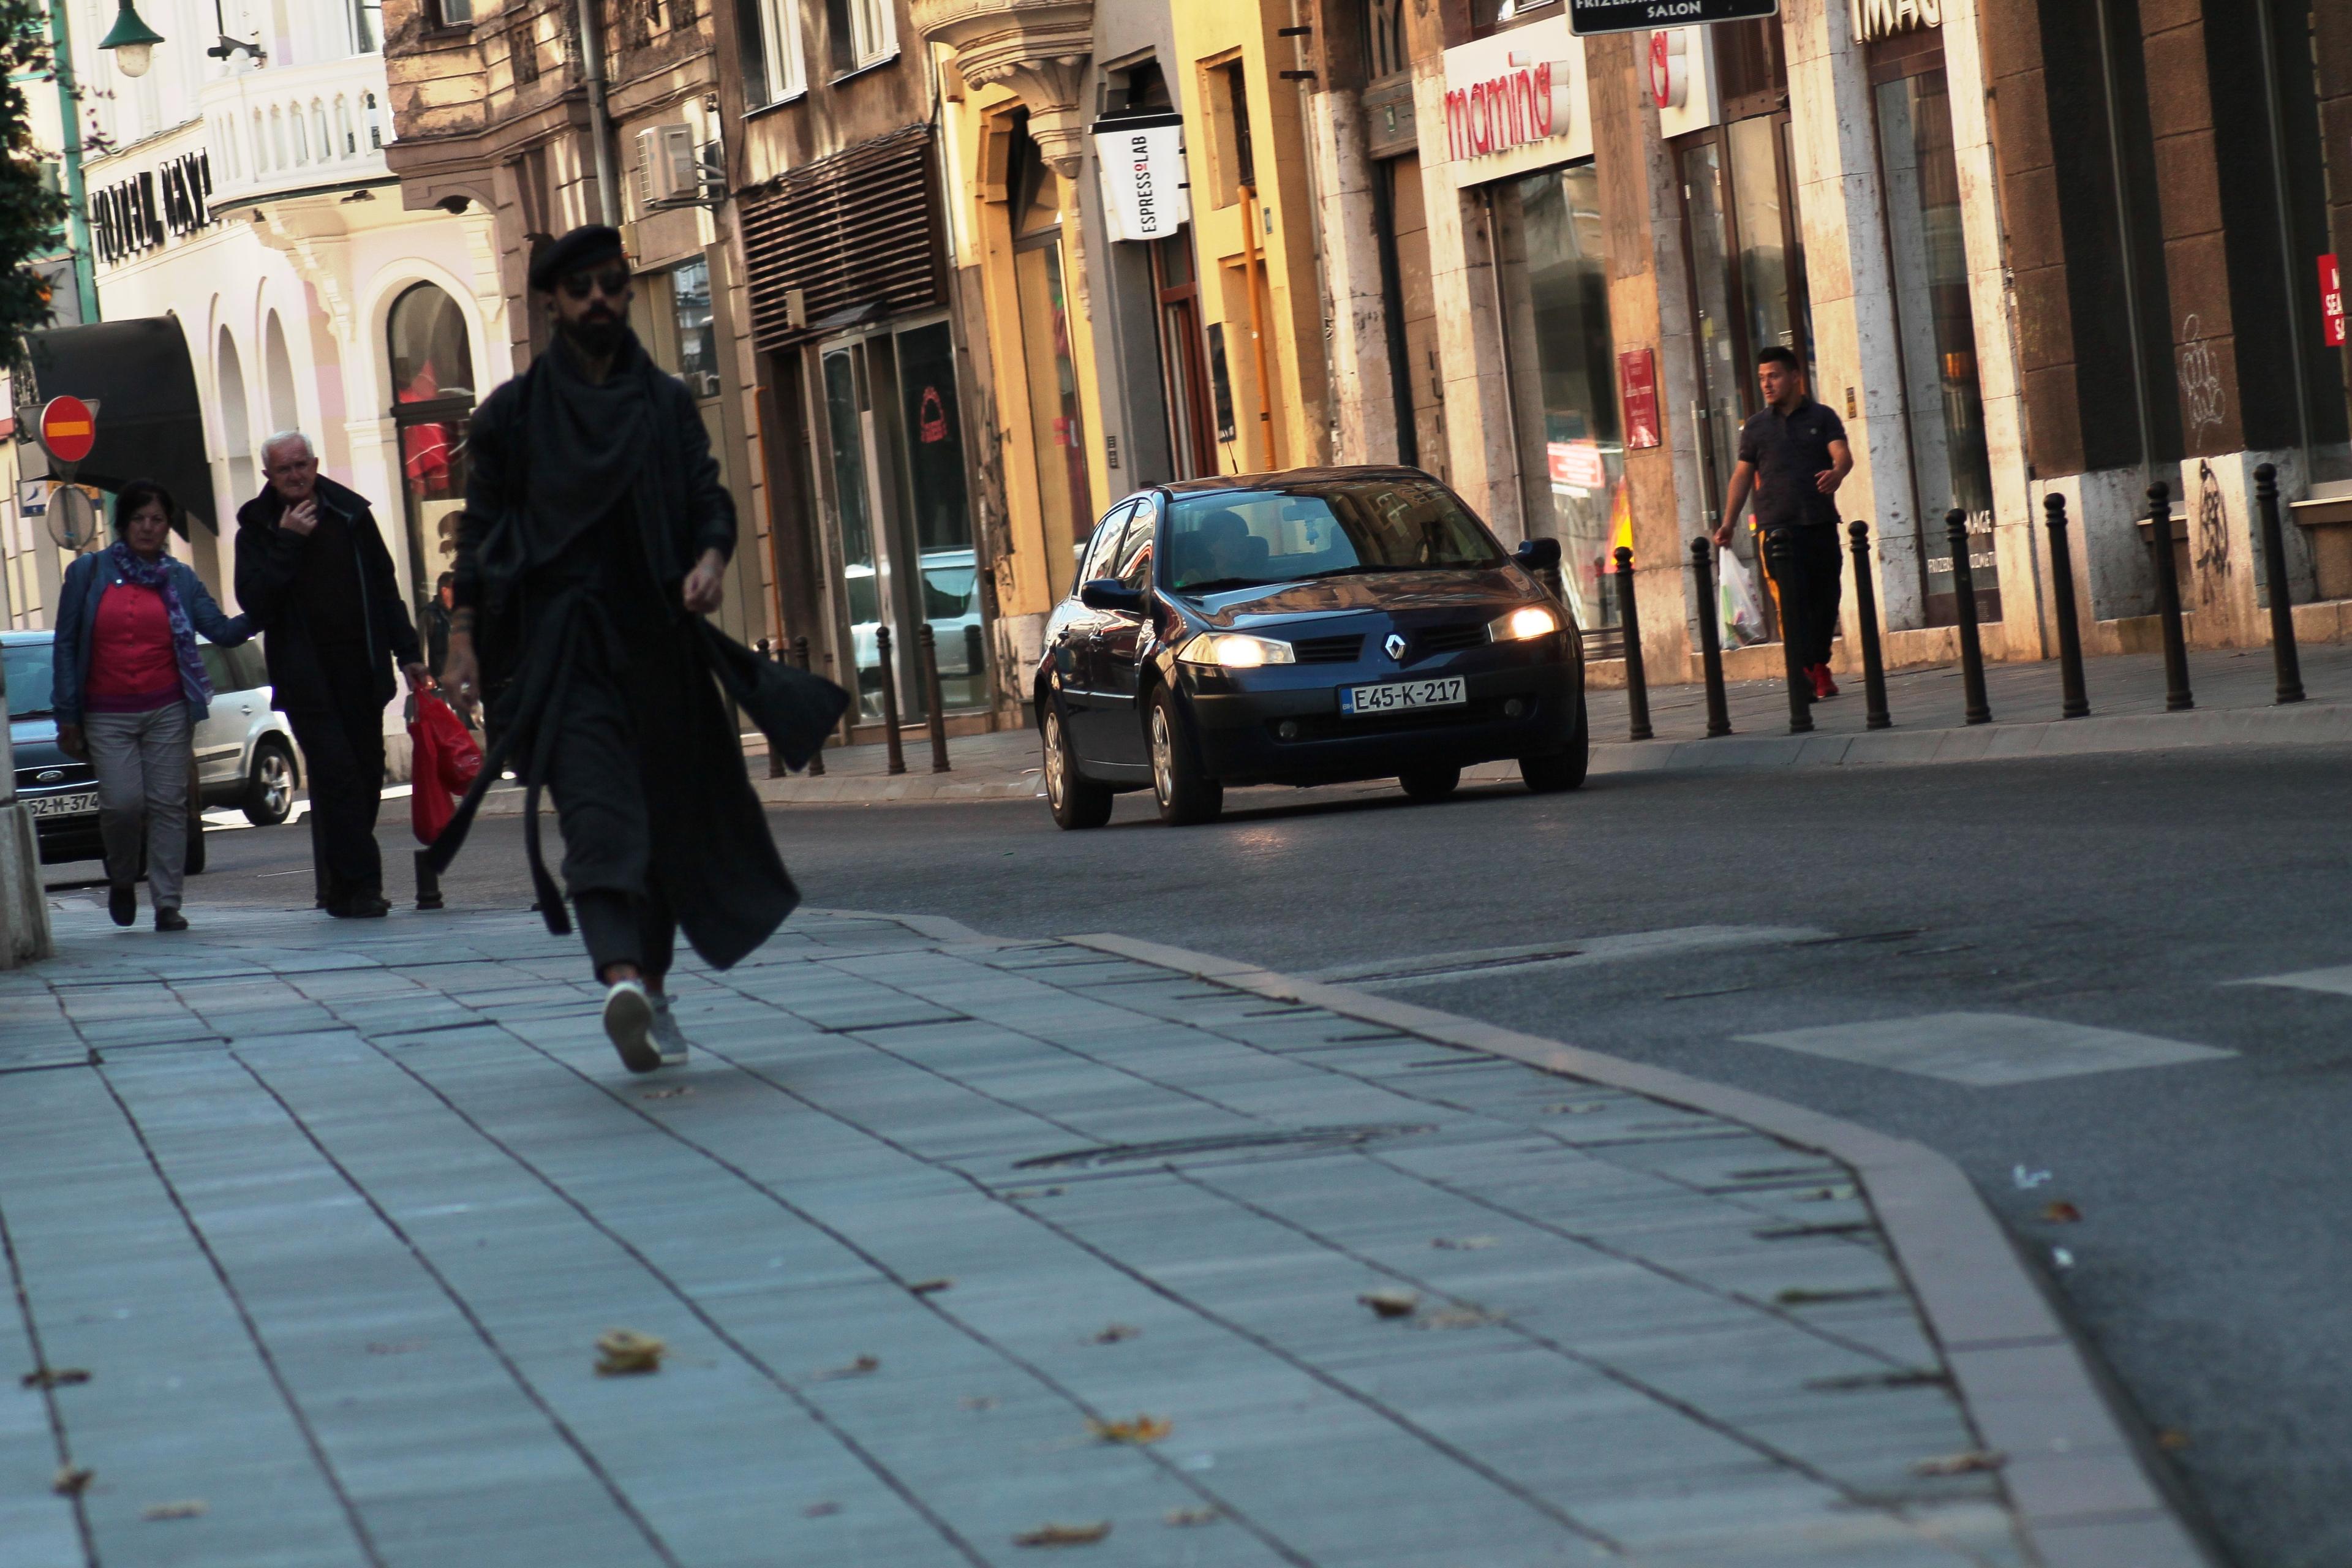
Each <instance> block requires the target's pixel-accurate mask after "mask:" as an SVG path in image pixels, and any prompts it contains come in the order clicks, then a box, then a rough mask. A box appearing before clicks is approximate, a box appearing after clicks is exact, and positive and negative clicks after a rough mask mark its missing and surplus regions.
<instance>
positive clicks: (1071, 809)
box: [1045, 701, 1111, 828]
mask: <svg viewBox="0 0 2352 1568" xmlns="http://www.w3.org/2000/svg"><path fill="white" fill-rule="evenodd" d="M1110 798H1111V796H1110V791H1109V790H1108V789H1106V788H1105V787H1103V786H1102V785H1101V784H1097V783H1095V782H1094V780H1092V779H1089V778H1085V777H1082V776H1080V774H1079V773H1078V764H1077V759H1076V758H1075V757H1073V756H1072V755H1071V754H1070V737H1069V731H1068V730H1066V728H1065V727H1064V726H1063V723H1062V705H1061V704H1060V703H1059V702H1053V701H1049V702H1048V703H1047V704H1046V705H1045V804H1046V805H1050V806H1052V807H1053V808H1054V822H1055V826H1059V827H1066V828H1076V827H1100V826H1102V825H1103V824H1104V823H1106V822H1108V821H1109V820H1110Z"/></svg>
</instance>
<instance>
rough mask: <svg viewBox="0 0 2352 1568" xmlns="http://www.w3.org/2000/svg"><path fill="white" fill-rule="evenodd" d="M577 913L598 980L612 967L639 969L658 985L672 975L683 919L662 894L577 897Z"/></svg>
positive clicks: (595, 891) (607, 892)
mask: <svg viewBox="0 0 2352 1568" xmlns="http://www.w3.org/2000/svg"><path fill="white" fill-rule="evenodd" d="M572 913H573V914H574V915H576V916H578V917H579V921H580V940H581V941H582V942H584V943H586V944H587V948H588V963H589V964H590V965H591V966H592V967H593V969H594V970H595V972H596V978H597V979H599V980H602V979H603V978H604V966H605V965H606V964H608V963H634V964H635V965H636V966H637V967H638V968H639V969H640V970H642V971H644V972H645V977H646V980H648V981H651V982H656V983H658V982H659V981H660V980H661V978H662V977H663V976H664V975H666V974H667V973H669V966H670V960H671V958H672V956H673V955H674V954H675V953H676V952H677V916H676V915H675V914H673V913H671V911H670V907H669V900H667V899H665V898H663V897H662V895H661V890H660V889H658V888H656V889H654V890H653V891H651V892H648V893H635V894H633V893H616V892H614V891H613V890H611V889H605V888H590V889H583V890H582V891H579V892H575V893H573V894H572Z"/></svg>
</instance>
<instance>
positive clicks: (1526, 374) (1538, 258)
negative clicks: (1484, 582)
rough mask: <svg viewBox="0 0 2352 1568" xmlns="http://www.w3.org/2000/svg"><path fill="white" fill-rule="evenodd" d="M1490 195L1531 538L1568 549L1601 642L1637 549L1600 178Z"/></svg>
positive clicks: (1565, 577) (1564, 567)
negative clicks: (1616, 582)
mask: <svg viewBox="0 0 2352 1568" xmlns="http://www.w3.org/2000/svg"><path fill="white" fill-rule="evenodd" d="M1492 191H1493V201H1494V212H1495V231H1496V258H1497V259H1498V261H1499V263H1500V269H1501V277H1502V283H1503V302H1504V309H1505V310H1506V311H1507V318H1506V321H1505V336H1506V337H1507V341H1508V342H1509V343H1510V365H1511V408H1512V416H1513V418H1514V421H1515V422H1516V425H1517V438H1518V450H1519V472H1520V475H1521V477H1522V479H1523V481H1524V485H1523V489H1524V491H1525V503H1526V507H1527V518H1528V533H1529V534H1530V535H1531V536H1535V537H1544V536H1549V537H1551V538H1554V539H1557V540H1559V546H1560V576H1561V581H1562V585H1563V586H1564V587H1565V588H1566V590H1567V593H1568V600H1569V608H1570V612H1571V613H1572V614H1573V615H1574V616H1576V620H1577V624H1578V625H1579V626H1582V627H1583V628H1584V629H1585V630H1586V631H1588V632H1597V631H1600V630H1602V629H1603V628H1607V627H1612V626H1616V625H1618V605H1617V596H1616V595H1615V594H1614V593H1613V592H1612V591H1611V589H1612V583H1611V581H1610V574H1611V573H1612V572H1613V571H1614V570H1615V562H1614V559H1613V552H1614V551H1615V550H1616V548H1617V546H1619V545H1621V544H1623V545H1631V544H1632V543H1633V537H1632V535H1633V514H1632V510H1631V504H1632V503H1631V500H1630V498H1629V497H1628V496H1627V494H1626V492H1625V489H1624V482H1625V443H1624V437H1623V433H1622V428H1621V426H1620V424H1619V419H1618V408H1617V356H1616V350H1615V344H1614V342H1613V341H1612V337H1611V333H1610V324H1609V255H1608V240H1607V237H1606V236H1605V234H1604V233H1603V231H1602V226H1601V183H1600V178H1599V176H1598V175H1597V174H1595V173H1594V171H1593V168H1592V165H1591V164H1590V163H1583V164H1579V165H1577V166H1575V167H1573V168H1567V169H1547V170H1544V171H1543V172H1542V173H1540V174H1528V175H1527V176H1525V177H1523V178H1520V179H1516V180H1507V181H1504V182H1502V183H1501V184H1496V185H1495V186H1494V187H1492Z"/></svg>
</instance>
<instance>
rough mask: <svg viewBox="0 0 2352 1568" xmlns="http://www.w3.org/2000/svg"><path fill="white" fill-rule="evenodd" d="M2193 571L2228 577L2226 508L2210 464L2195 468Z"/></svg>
mask: <svg viewBox="0 0 2352 1568" xmlns="http://www.w3.org/2000/svg"><path fill="white" fill-rule="evenodd" d="M2196 545H2197V571H2198V574H2199V575H2200V576H2202V575H2204V574H2207V573H2210V574H2213V575H2215V576H2217V577H2227V576H2228V575H2229V574H2230V509H2229V507H2228V505H2227V504H2226V503H2224V502H2223V500H2221V480H2220V479H2217V478H2215V477H2214V474H2213V465H2212V464H2210V463H2203V462H2200V463H2199V464H2198V465H2197V532H2196Z"/></svg>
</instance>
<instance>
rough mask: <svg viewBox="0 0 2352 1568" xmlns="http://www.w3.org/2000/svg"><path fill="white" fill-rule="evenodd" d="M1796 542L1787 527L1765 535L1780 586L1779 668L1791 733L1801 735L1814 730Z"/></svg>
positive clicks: (1766, 552) (1766, 555) (1767, 553)
mask: <svg viewBox="0 0 2352 1568" xmlns="http://www.w3.org/2000/svg"><path fill="white" fill-rule="evenodd" d="M1796 551H1797V542H1796V540H1795V539H1793V538H1792V537H1790V532H1789V531H1788V530H1787V529H1785V528H1776V529H1772V530H1769V531H1767V532H1766V533H1765V535H1764V559H1765V561H1766V562H1767V563H1769V565H1770V566H1771V568H1772V580H1773V581H1774V582H1776V583H1778V584H1780V668H1781V669H1782V671H1783V672H1784V673H1785V674H1786V675H1787V676H1788V678H1789V733H1790V734H1791V735H1802V734H1805V733H1807V732H1808V731H1811V729H1812V727H1813V693H1812V678H1811V677H1810V676H1808V675H1807V674H1806V673H1805V671H1804V668H1803V667H1802V666H1801V665H1800V664H1799V663H1798V662H1797V660H1798V659H1799V658H1801V657H1803V656H1802V655H1801V654H1799V653H1798V652H1797V627H1796V622H1797V621H1798V620H1799V618H1800V617H1799V616H1798V615H1797V614H1796V612H1797V611H1798V610H1799V609H1800V608H1801V607H1803V606H1801V605H1800V604H1798V603H1795V602H1794V601H1797V600H1800V599H1801V598H1802V596H1803V594H1804V590H1803V589H1802V588H1801V587H1799V586H1798V585H1797V581H1796V579H1797V563H1796V562H1795V561H1794V560H1793V559H1792V557H1793V556H1794V555H1795V554H1796Z"/></svg>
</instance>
